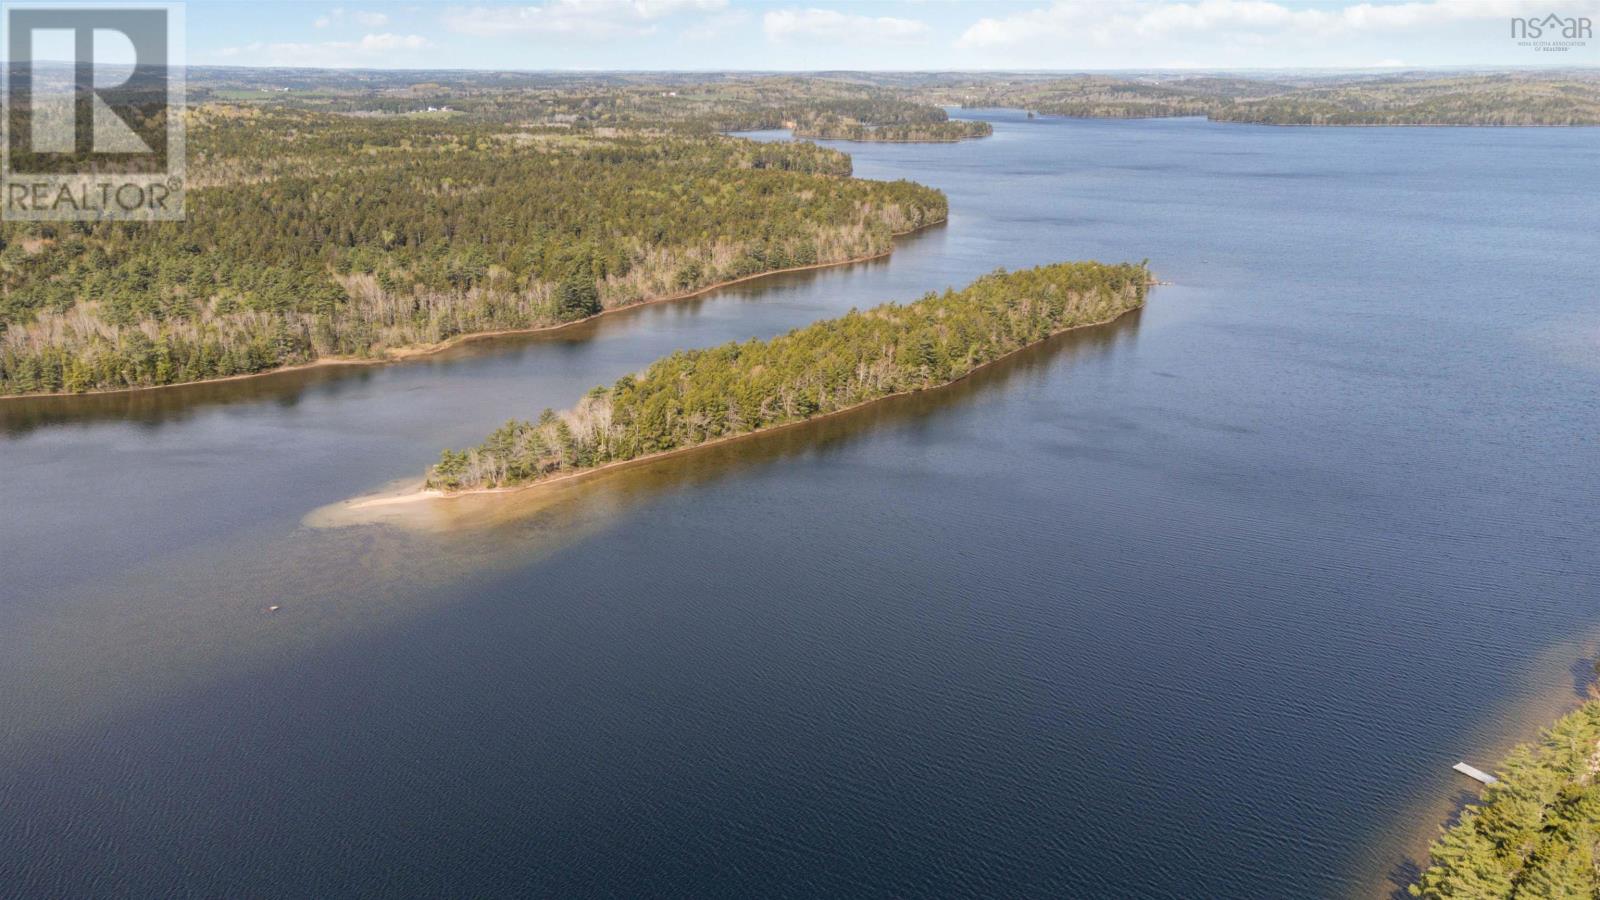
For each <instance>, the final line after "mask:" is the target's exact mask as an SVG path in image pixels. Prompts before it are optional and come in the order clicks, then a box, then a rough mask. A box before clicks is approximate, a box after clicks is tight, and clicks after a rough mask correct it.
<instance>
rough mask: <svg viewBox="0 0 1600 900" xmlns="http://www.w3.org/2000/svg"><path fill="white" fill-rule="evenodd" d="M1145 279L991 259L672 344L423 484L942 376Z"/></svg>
mask: <svg viewBox="0 0 1600 900" xmlns="http://www.w3.org/2000/svg"><path fill="white" fill-rule="evenodd" d="M1149 281H1150V276H1149V272H1148V270H1147V269H1146V267H1145V265H1144V264H1143V263H1140V264H1138V265H1132V264H1121V265H1104V264H1101V263H1094V262H1081V263H1059V264H1056V265H1050V266H1042V267H1039V268H1035V269H1029V270H1027V271H1023V272H1011V273H1008V272H1005V271H1004V270H1000V271H997V272H995V273H993V274H990V275H987V276H984V277H983V278H980V279H978V280H977V281H975V282H973V283H972V284H971V285H969V286H968V287H966V288H965V289H963V290H961V291H953V290H947V291H946V292H944V293H943V294H937V293H931V294H928V295H927V296H925V297H923V298H922V299H920V300H918V301H916V302H913V303H909V304H905V305H900V304H894V303H890V304H886V305H883V306H878V307H874V308H872V309H869V310H866V311H865V312H857V311H852V312H850V313H849V314H847V315H845V316H844V317H842V318H838V319H833V320H829V321H824V322H817V323H815V324H813V325H810V326H807V327H805V328H800V329H796V330H795V331H791V332H789V333H788V334H785V335H782V336H779V337H776V338H773V339H772V340H768V341H758V340H751V341H746V342H744V343H729V344H725V345H723V346H720V347H715V348H711V349H708V350H690V351H681V352H678V353H674V354H673V355H671V356H668V357H665V358H663V359H660V360H657V361H656V362H655V363H653V364H652V365H651V366H650V367H649V368H647V369H646V370H644V371H643V372H642V373H640V374H638V375H629V376H625V377H623V378H621V379H619V380H618V381H617V382H616V383H615V384H613V385H611V386H610V387H604V386H602V387H597V388H595V389H594V390H593V391H591V392H590V393H589V394H588V395H587V396H586V397H584V398H583V400H582V401H580V402H579V403H578V405H577V406H575V407H573V408H572V409H570V410H567V411H566V412H561V413H557V412H555V411H554V410H550V409H547V410H545V411H544V413H543V414H542V415H540V417H539V419H538V420H537V421H531V422H530V421H517V420H512V421H510V422H507V423H506V424H505V425H504V426H502V427H501V428H499V429H498V430H496V431H495V432H494V433H493V434H491V435H490V436H489V438H488V439H487V440H486V441H484V443H482V444H480V445H479V446H477V447H473V448H471V449H468V450H464V451H454V450H446V451H444V452H443V453H442V454H441V455H440V458H439V462H438V463H437V464H436V465H435V466H433V467H432V468H431V469H430V470H429V472H428V477H427V484H428V486H429V487H431V488H435V489H438V490H444V491H459V490H464V489H476V488H490V487H500V486H506V485H514V484H521V483H525V482H530V481H535V480H538V479H540V478H545V477H549V476H552V475H557V474H561V473H566V472H573V471H580V470H583V469H587V468H592V467H595V466H601V465H605V464H606V463H610V462H617V461H622V460H629V459H635V458H638V457H641V456H647V455H649V454H652V453H660V452H663V451H668V450H675V449H679V448H683V447H692V446H695V445H697V444H702V443H705V442H706V441H711V440H716V439H717V438H721V437H728V436H732V435H740V434H746V433H749V432H752V431H756V430H758V429H761V428H767V427H771V426H775V425H782V424H784V423H787V422H795V421H800V420H803V419H808V418H811V417H814V416H819V415H824V414H827V413H830V412H835V411H838V410H842V409H846V408H849V407H852V406H857V405H860V404H862V403H867V402H869V401H872V400H876V399H879V398H882V397H886V396H889V395H892V394H897V393H902V392H905V391H917V390H925V389H928V388H933V387H937V386H939V385H943V384H948V383H950V382H951V381H954V380H956V379H959V378H961V377H963V376H965V375H966V374H967V373H969V372H971V371H972V370H973V369H975V368H977V367H978V366H981V365H983V364H985V363H988V362H992V361H993V360H995V359H998V358H999V357H1001V356H1004V355H1006V354H1008V353H1011V352H1013V351H1015V350H1018V349H1020V348H1022V347H1025V346H1027V345H1029V344H1032V343H1035V342H1038V341H1041V340H1043V339H1044V338H1046V337H1048V336H1049V335H1051V334H1053V333H1055V332H1057V331H1060V330H1062V329H1064V328H1069V327H1072V326H1075V325H1083V324H1088V323H1095V322H1104V321H1109V320H1110V319H1113V318H1115V317H1116V316H1118V315H1120V314H1122V313H1123V312H1126V311H1127V310H1130V309H1133V308H1135V307H1137V306H1139V305H1141V304H1142V303H1143V302H1144V296H1145V291H1146V287H1147V285H1148V284H1149Z"/></svg>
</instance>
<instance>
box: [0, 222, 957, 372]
mask: <svg viewBox="0 0 1600 900" xmlns="http://www.w3.org/2000/svg"><path fill="white" fill-rule="evenodd" d="M947 220H948V217H947V218H945V219H939V220H938V221H936V222H929V223H927V224H925V225H922V226H919V227H917V228H910V229H907V230H905V231H896V232H893V233H892V234H891V237H893V238H902V237H905V236H907V235H911V234H916V233H917V232H919V231H924V230H926V229H929V228H932V227H934V226H935V225H943V224H944V223H945V222H946V221H947ZM893 252H894V247H893V246H890V247H889V249H887V250H884V251H883V252H881V253H869V254H866V255H864V256H853V257H851V258H849V259H840V260H834V261H830V262H821V263H812V264H811V265H806V266H790V267H788V268H784V269H773V270H771V271H768V272H757V273H756V274H754V275H744V276H741V277H739V278H731V279H729V280H727V281H719V282H717V283H716V284H710V285H706V286H705V287H700V288H695V289H694V290H691V291H684V292H682V293H677V294H669V295H667V296H665V297H654V298H651V299H649V300H640V301H639V302H637V303H629V304H627V305H625V306H613V307H611V308H610V309H602V310H601V311H599V312H597V313H595V314H594V315H592V316H585V317H583V318H581V319H573V320H572V321H570V322H553V323H551V324H549V325H532V326H529V327H527V328H503V329H500V330H498V331H474V332H471V333H468V334H458V335H456V336H455V337H452V338H449V339H448V340H443V341H440V342H438V343H436V344H408V345H405V346H402V347H393V348H390V349H388V350H385V351H384V352H383V355H382V356H377V357H373V358H371V359H366V358H361V357H348V356H329V357H323V358H321V359H314V360H312V361H310V362H303V363H295V364H294V365H292V366H279V367H278V368H276V369H267V370H265V371H262V372H245V373H243V374H240V375H223V376H219V377H217V378H202V379H200V380H198V381H179V382H175V383H173V384H152V385H146V386H141V387H125V388H110V389H107V390H97V391H53V392H50V393H44V394H0V403H5V402H6V401H8V400H37V399H40V398H43V397H95V396H102V395H107V394H135V393H141V392H144V391H164V390H168V389H171V388H182V387H189V386H191V385H196V384H221V383H223V382H227V381H242V380H244V379H246V378H264V377H266V376H268V375H282V374H285V373H288V372H299V371H303V370H306V369H321V368H327V367H332V366H382V365H388V364H390V363H397V362H405V361H407V360H412V359H418V358H420V357H424V356H432V355H433V354H435V353H442V352H444V351H446V350H449V349H451V348H452V347H457V346H460V345H461V344H467V343H471V342H473V341H479V340H485V339H488V338H496V337H507V336H509V335H516V334H536V333H538V332H542V331H559V330H561V329H563V328H571V327H573V326H575V325H582V324H584V323H585V322H592V321H594V320H595V319H598V318H600V317H601V316H606V315H610V314H611V313H616V312H622V311H623V310H628V309H638V308H640V307H643V306H650V305H652V304H656V303H672V302H674V301H678V300H688V299H691V298H694V297H699V296H701V295H703V294H709V293H711V292H712V291H719V290H722V289H723V288H726V287H731V286H733V285H736V284H744V283H745V282H747V281H755V280H757V279H760V278H769V277H771V276H773V275H785V274H789V273H792V272H809V271H813V270H816V269H831V268H833V267H835V266H850V265H855V264H856V263H864V262H871V261H872V260H875V259H883V258H884V257H886V256H888V255H889V254H891V253H893Z"/></svg>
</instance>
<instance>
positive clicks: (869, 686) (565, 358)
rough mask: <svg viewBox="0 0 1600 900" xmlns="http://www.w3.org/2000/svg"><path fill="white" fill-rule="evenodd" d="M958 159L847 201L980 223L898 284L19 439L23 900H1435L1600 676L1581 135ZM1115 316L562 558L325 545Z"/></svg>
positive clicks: (722, 481) (548, 521)
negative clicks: (1418, 868) (1419, 892)
mask: <svg viewBox="0 0 1600 900" xmlns="http://www.w3.org/2000/svg"><path fill="white" fill-rule="evenodd" d="M963 114H964V115H970V116H974V117H981V118H986V119H989V120H991V121H993V122H994V123H995V134H994V136H993V137H992V138H990V139H987V140H982V141H973V142H966V143H962V144H957V145H904V146H892V145H841V146H842V147H843V148H844V149H847V150H848V151H849V152H851V153H853V154H854V156H855V159H856V173H857V174H858V175H860V176H863V177H870V178H897V177H905V178H912V179H914V180H917V181H921V182H923V183H926V184H930V185H934V186H936V187H939V188H942V189H944V190H945V191H947V192H948V193H949V196H950V204H951V210H952V214H951V219H950V222H949V223H948V225H946V226H944V227H942V228H938V229H934V230H931V231H928V232H924V233H922V234H920V235H917V236H914V237H912V238H908V239H906V240H905V241H903V242H902V244H901V246H900V248H899V249H898V250H897V251H896V253H895V254H894V255H893V256H892V257H891V258H890V259H888V260H886V261H883V262H878V263H874V264H870V265H864V266H858V267H852V268H848V269H840V270H831V271H825V272H819V273H811V274H805V275H796V276H786V277H782V278H779V279H774V280H771V281H767V282H758V283H753V284H749V285H743V286H740V287H739V288H737V289H733V290H729V291H725V292H722V293H720V294H717V295H715V296H712V297H709V298H706V299H704V300H700V301H691V302H687V303H683V304H669V305H661V306H655V307H650V308H647V309H642V310H637V311H633V312H629V313H623V314H619V315H617V316H613V317H607V318H606V319H605V320H602V322H600V323H597V324H595V325H593V326H589V327H587V328H585V329H581V330H577V331H573V332H565V333H562V334H558V335H544V336H536V337H524V338H514V339H507V340H502V341H495V342H492V343H486V344H479V345H472V346H469V347H467V348H463V349H462V350H459V351H456V352H453V353H451V354H449V355H446V356H441V357H434V358H430V359H428V360H425V361H419V362H416V363H412V364H406V365H401V366H393V367H386V368H376V369H364V370H359V371H355V370H321V371H318V372H314V373H296V374H293V375H287V376H283V377H278V378H269V379H263V380H257V381H250V382H239V383H234V384H229V385H221V386H206V387H197V388H190V389H182V390H177V391H170V392H159V393H157V394H148V395H142V396H138V397H131V398H130V397H123V398H89V399H82V400H69V401H60V400H56V401H34V402H28V403H20V404H19V403H13V404H0V497H3V498H4V500H5V502H4V505H3V507H0V548H3V555H0V559H3V566H4V577H3V579H0V894H4V895H7V896H10V895H18V896H92V895H138V896H155V895H203V896H218V895H230V896H232V895H268V896H308V895H310V896H329V895H351V894H396V893H407V894H433V895H450V896H489V895H505V894H541V895H560V896H644V895H687V896H730V897H750V896H762V897H775V896H838V895H844V894H851V895H864V896H923V895H927V896H933V895H967V896H985V897H1022V896H1040V897H1061V896H1141V897H1185V898H1188V897H1264V898H1281V897H1339V896H1352V895H1366V894H1371V893H1375V892H1383V891H1387V890H1391V889H1393V888H1394V887H1395V886H1396V884H1397V883H1400V882H1403V881H1404V880H1405V878H1406V877H1407V876H1408V874H1409V872H1410V868H1409V867H1410V866H1412V865H1414V864H1415V863H1416V862H1417V861H1418V860H1417V859H1416V851H1415V847H1416V846H1417V844H1418V842H1419V841H1422V842H1425V841H1426V837H1427V834H1428V833H1429V832H1430V830H1431V829H1432V828H1434V827H1435V826H1436V825H1437V824H1438V822H1439V821H1441V820H1442V819H1443V817H1444V816H1446V815H1448V812H1449V808H1450V805H1451V803H1452V802H1454V801H1455V800H1457V799H1459V797H1461V796H1463V790H1464V788H1463V785H1462V784H1461V782H1460V780H1459V776H1455V775H1454V774H1453V773H1451V772H1450V771H1449V770H1448V766H1449V765H1450V764H1451V763H1453V762H1455V761H1457V760H1458V759H1463V758H1467V759H1470V760H1471V761H1474V762H1477V763H1478V764H1480V765H1487V764H1489V763H1491V762H1492V756H1491V757H1490V758H1487V759H1486V758H1484V757H1483V755H1482V754H1487V753H1491V752H1492V748H1494V747H1496V746H1499V745H1500V744H1503V742H1504V741H1505V740H1509V739H1511V738H1512V737H1514V736H1515V735H1516V734H1517V733H1518V732H1519V729H1525V728H1526V727H1529V726H1527V724H1526V721H1524V720H1528V719H1530V717H1529V716H1527V715H1522V714H1519V713H1518V711H1519V710H1529V709H1533V710H1538V711H1539V712H1538V714H1537V715H1533V716H1531V721H1538V720H1540V719H1541V718H1543V717H1544V716H1545V714H1546V713H1547V712H1548V714H1550V715H1553V714H1554V712H1555V711H1557V710H1559V708H1560V707H1561V706H1562V705H1563V704H1565V703H1567V702H1570V700H1571V699H1572V698H1573V697H1574V696H1575V688H1578V687H1581V686H1582V684H1583V683H1584V682H1585V680H1586V678H1587V674H1586V673H1587V666H1588V665H1589V663H1588V661H1587V656H1588V655H1589V654H1590V653H1591V652H1592V651H1591V650H1590V649H1589V648H1588V646H1587V644H1585V641H1586V640H1588V639H1589V638H1591V637H1592V636H1593V635H1594V634H1595V633H1596V631H1597V629H1600V604H1597V602H1596V601H1597V599H1600V590H1597V589H1600V563H1597V561H1596V560H1597V557H1600V554H1597V552H1596V550H1597V547H1600V490H1597V488H1596V483H1597V482H1596V477H1595V476H1596V472H1597V471H1600V448H1597V443H1596V436H1597V434H1600V302H1597V299H1596V290H1597V288H1596V285H1600V257H1597V254H1596V252H1595V251H1596V249H1597V246H1596V237H1595V236H1596V235H1597V234H1600V206H1597V205H1596V204H1594V203H1593V202H1592V199H1591V198H1590V197H1589V191H1588V188H1587V186H1588V185H1589V184H1590V183H1592V180H1593V173H1594V172H1595V171H1597V170H1600V132H1597V131H1595V130H1592V129H1572V130H1565V129H1526V130H1520V129H1382V128H1360V129H1347V130H1340V129H1319V128H1265V127H1251V126H1240V125H1222V124H1211V123H1207V122H1204V121H1200V120H1189V119H1184V120H1166V121H1131V122H1120V121H1105V122H1096V121H1074V120H1056V119H1036V120H1031V121H1030V120H1026V119H1024V118H1022V117H1020V116H1019V115H1018V114H1016V113H1012V112H1005V111H976V112H974V111H968V112H966V113H963ZM763 137H765V138H777V137H780V136H778V135H763ZM1081 258H1096V259H1102V260H1108V261H1115V260H1134V261H1137V260H1139V259H1143V258H1148V259H1149V260H1150V263H1151V266H1152V268H1153V269H1154V271H1155V272H1156V273H1158V275H1159V276H1160V277H1161V278H1162V279H1164V280H1166V281H1169V282H1172V284H1171V285H1170V286H1164V287H1161V288H1158V289H1156V290H1155V291H1154V292H1153V293H1152V295H1151V298H1150V303H1149V305H1148V307H1147V308H1146V309H1145V310H1143V311H1142V312H1141V313H1139V314H1137V315H1135V316H1130V317H1127V318H1125V319H1123V320H1120V321H1118V322H1117V323H1115V324H1114V325H1111V326H1108V327H1106V328H1102V329H1096V330H1092V331H1086V332H1083V333H1078V334H1072V335H1068V336H1065V337H1063V338H1061V339H1058V340H1056V341H1054V342H1052V343H1051V344H1050V345H1049V346H1047V347H1044V348H1042V349H1040V350H1037V351H1034V352H1031V353H1028V354H1024V355H1022V356H1021V357H1019V358H1017V359H1016V360H1014V361H1012V362H1010V363H1008V364H1007V365H1004V366H1000V367H997V368H996V369H994V370H992V371H989V372H986V373H985V374H984V375H982V376H981V377H979V378H976V379H973V380H972V381H971V382H970V383H966V384H963V385H962V386H960V387H959V388H957V389H955V390H952V391H949V392H945V393H941V394H935V395H929V396H922V397H916V398H908V399H907V400H904V401H901V402H898V403H888V404H883V405H880V406H877V407H873V408H872V409H870V410H867V411H864V412H863V413H861V414H858V415H854V416H847V417H844V418H841V419H838V420H832V421H830V422H829V423H826V424H824V425H818V426H816V427H811V428H809V429H800V430H796V431H790V432H785V433H784V434H782V435H779V436H772V437H769V438H767V439H764V440H758V441H754V442H751V443H749V444H746V445H732V446H730V447H729V448H725V449H722V450H718V451H714V452H711V453H708V454H705V455H703V456H696V457H685V458H681V459H678V460H674V461H670V462H664V463H661V464H658V465H655V466H652V467H648V468H644V469H640V470H633V471H630V472H625V473H620V474H618V475H615V476H612V477H610V478H606V479H601V480H599V481H597V482H595V483H594V484H592V485H590V486H589V487H588V488H586V489H584V490H582V491H576V492H570V493H569V494H568V495H563V496H562V497H561V498H560V499H559V502H553V503H550V504H547V505H541V504H540V503H534V502H531V501H527V500H513V501H506V502H505V503H504V504H503V505H502V506H500V507H499V508H498V509H497V510H495V509H490V510H484V509H478V510H476V511H474V512H472V513H471V514H466V513H463V514H462V515H461V516H460V517H459V521H455V522H454V524H453V527H449V528H445V529H442V530H440V529H437V528H435V529H427V528H420V529H419V528H417V527H410V526H406V525H404V524H403V523H398V524H397V523H391V524H381V525H366V526H355V527H346V528H338V529H323V528H316V527H312V526H310V525H307V524H304V523H303V522H302V516H304V515H305V514H306V513H307V512H308V511H310V510H312V509H314V508H316V507H319V506H322V505H324V504H328V503H332V502H335V501H338V500H340V499H343V498H345V497H348V496H351V495H354V494H358V493H361V492H363V491H368V490H372V489H374V488H377V487H379V486H380V485H382V484H383V483H385V482H387V481H389V480H391V479H395V478H400V477H404V476H407V475H416V474H418V473H420V471H421V469H422V467H423V466H424V465H426V463H427V462H428V461H429V460H430V459H432V458H433V457H434V456H435V455H436V453H437V451H438V449H439V448H440V447H441V446H444V445H447V444H456V445H460V444H463V443H466V442H468V441H471V440H475V439H477V438H478V437H479V436H481V435H482V434H483V433H484V432H485V431H487V430H488V429H489V428H491V427H493V425H494V424H496V423H497V422H498V421H500V420H503V419H504V418H506V417H507V416H510V415H513V414H516V415H527V414H529V413H531V412H535V411H537V410H538V409H539V408H542V407H544V406H546V405H555V406H564V405H566V404H568V403H570V402H571V401H572V400H573V399H575V398H576V397H577V396H579V395H580V394H581V393H582V391H583V390H585V389H586V388H587V387H589V386H591V385H593V384H595V383H597V382H602V381H607V380H610V379H613V378H615V377H617V376H619V375H621V374H624V373H625V372H628V371H631V370H633V369H635V368H638V367H639V366H641V365H643V364H644V363H646V362H648V361H649V360H650V359H652V358H654V357H656V356H659V355H661V354H663V353H666V352H670V351H671V350H672V349H674V348H677V347H687V346H704V345H708V344H713V343H717V342H720V341H723V340H728V339H733V338H744V337H749V336H766V335H770V334H775V333H778V332H781V331H783V330H786V329H788V328H790V327H794V326H795V325H799V324H803V323H805V322H809V321H814V320H816V319H820V318H826V317H829V316H832V315H837V314H838V313H840V312H842V311H843V310H845V309H848V308H849V307H850V306H852V305H867V304H871V303H876V302H881V301H884V300H891V299H901V300H904V299H912V298H914V297H916V296H917V295H919V294H920V293H922V292H924V291H926V290H934V289H942V288H944V287H946V286H950V285H960V284H963V283H965V282H967V281H969V280H970V279H971V278H973V277H974V276H976V275H978V274H980V273H982V272H985V271H988V270H990V269H992V268H994V267H995V266H1001V265H1004V266H1008V267H1022V266H1028V265H1033V264H1037V263H1043V262H1050V261H1056V260H1062V259H1081ZM272 604H277V605H280V606H281V607H282V608H281V609H280V610H279V611H277V612H274V613H266V612H265V611H264V610H265V608H266V607H267V606H268V605H272ZM1501 749H1503V747H1502V748H1501ZM1430 817H1431V818H1430ZM1419 835H1420V837H1419Z"/></svg>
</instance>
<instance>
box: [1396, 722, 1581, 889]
mask: <svg viewBox="0 0 1600 900" xmlns="http://www.w3.org/2000/svg"><path fill="white" fill-rule="evenodd" d="M1597 773H1600V700H1591V701H1589V702H1588V703H1586V704H1585V705H1584V706H1583V707H1581V708H1580V709H1579V710H1578V711H1577V712H1574V713H1572V714H1571V715H1568V716H1567V717H1565V718H1563V719H1561V720H1560V721H1559V722H1557V723H1556V724H1555V725H1554V726H1553V727H1551V728H1550V729H1549V730H1548V731H1546V732H1545V733H1544V735H1543V736H1541V738H1540V739H1539V741H1538V742H1537V743H1534V744H1530V745H1525V746H1521V747H1518V748H1517V749H1516V750H1514V751H1513V752H1512V753H1511V755H1510V757H1509V758H1507V759H1506V761H1505V763H1504V764H1503V765H1502V766H1501V769H1500V772H1499V773H1498V775H1499V778H1500V780H1499V781H1498V782H1497V783H1495V784H1491V785H1488V786H1487V787H1485V788H1484V790H1483V798H1482V801H1481V802H1479V803H1478V804H1475V805H1472V806H1468V807H1467V808H1466V810H1465V811H1463V812H1462V814H1461V818H1460V821H1459V822H1458V823H1457V824H1456V825H1455V826H1454V827H1452V828H1451V829H1450V830H1448V831H1446V832H1445V834H1444V835H1443V836H1442V837H1440V838H1439V840H1438V841H1437V842H1435V843H1434V845H1433V848H1432V850H1431V851H1430V854H1429V856H1430V862H1429V866H1428V868H1427V869H1426V870H1425V871H1424V872H1423V873H1422V876H1421V878H1420V879H1419V881H1418V882H1417V883H1416V884H1415V885H1412V887H1411V894H1412V895H1413V896H1416V897H1428V898H1434V900H1492V898H1556V897H1567V898H1580V897H1581V898H1585V900H1588V898H1593V897H1597V896H1600V877H1597V872H1596V849H1597V847H1600V782H1597V781H1596V775H1597Z"/></svg>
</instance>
